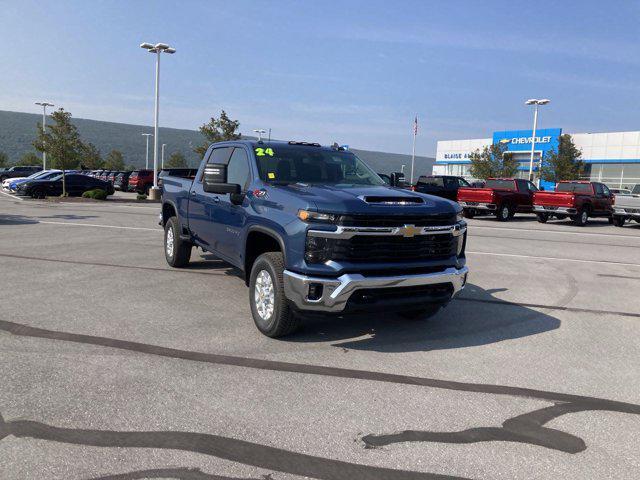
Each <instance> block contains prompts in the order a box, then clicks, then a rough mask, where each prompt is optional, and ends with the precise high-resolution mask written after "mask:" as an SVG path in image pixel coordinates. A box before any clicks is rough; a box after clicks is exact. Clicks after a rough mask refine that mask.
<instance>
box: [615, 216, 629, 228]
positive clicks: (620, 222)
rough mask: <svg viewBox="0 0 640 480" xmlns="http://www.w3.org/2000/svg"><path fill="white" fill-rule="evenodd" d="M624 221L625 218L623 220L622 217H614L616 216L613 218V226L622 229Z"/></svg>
mask: <svg viewBox="0 0 640 480" xmlns="http://www.w3.org/2000/svg"><path fill="white" fill-rule="evenodd" d="M625 220H626V218H624V216H622V215H616V216H614V217H613V224H614V225H615V226H616V227H624V222H625Z"/></svg>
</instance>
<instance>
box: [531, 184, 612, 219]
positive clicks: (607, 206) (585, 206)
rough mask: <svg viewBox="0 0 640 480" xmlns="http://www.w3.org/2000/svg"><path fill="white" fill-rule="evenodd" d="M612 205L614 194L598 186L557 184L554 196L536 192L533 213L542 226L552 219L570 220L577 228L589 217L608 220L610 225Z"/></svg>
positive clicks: (551, 193) (603, 186)
mask: <svg viewBox="0 0 640 480" xmlns="http://www.w3.org/2000/svg"><path fill="white" fill-rule="evenodd" d="M612 204H613V194H612V193H611V192H610V191H609V189H608V188H607V186H606V185H605V184H603V183H599V182H586V181H584V182H578V181H564V182H559V183H558V185H557V186H556V191H555V192H536V194H535V195H534V196H533V209H534V211H535V212H536V214H537V215H538V221H539V222H541V223H545V222H546V221H547V220H549V218H551V217H556V218H558V219H560V220H563V219H565V218H567V217H569V218H571V220H573V222H574V223H575V224H576V225H579V226H583V225H585V224H586V223H587V221H588V220H589V217H607V218H608V219H609V223H613V207H612Z"/></svg>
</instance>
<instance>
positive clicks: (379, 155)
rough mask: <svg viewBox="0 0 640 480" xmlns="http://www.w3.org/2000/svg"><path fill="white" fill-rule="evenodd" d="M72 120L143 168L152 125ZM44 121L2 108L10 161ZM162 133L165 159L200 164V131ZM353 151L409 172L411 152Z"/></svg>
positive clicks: (106, 148) (424, 166) (2, 148)
mask: <svg viewBox="0 0 640 480" xmlns="http://www.w3.org/2000/svg"><path fill="white" fill-rule="evenodd" d="M72 121H73V123H74V124H75V125H76V126H77V127H78V131H79V132H80V135H81V137H82V139H83V141H85V142H91V143H93V144H94V145H95V146H96V147H98V149H99V150H100V152H101V153H102V155H103V157H104V156H105V155H106V154H107V153H109V152H110V151H111V150H113V149H116V150H120V151H121V152H122V154H123V155H124V159H125V163H126V164H127V165H134V166H135V167H138V168H140V167H144V165H145V145H146V141H145V138H144V137H143V136H142V135H141V134H142V133H153V127H151V126H145V125H131V124H127V123H115V122H102V121H99V120H87V119H84V118H72ZM41 122H42V115H38V114H34V113H23V112H8V111H3V110H0V152H5V153H6V154H7V155H8V156H9V161H11V162H16V161H18V159H19V158H20V157H21V156H22V155H23V154H24V153H25V152H30V151H31V152H33V151H35V149H34V148H33V146H32V144H31V142H33V139H34V138H35V135H36V125H37V124H39V123H41ZM159 136H160V141H161V142H162V143H166V144H167V146H166V147H165V159H167V158H169V156H170V155H171V154H172V153H174V152H180V153H182V154H183V155H184V156H185V158H186V159H187V161H188V162H189V164H190V165H193V166H195V165H197V164H199V162H200V158H199V157H198V156H197V155H196V154H195V153H194V152H193V150H192V147H195V146H197V145H200V144H202V143H204V137H203V136H202V135H201V134H200V132H198V131H196V130H182V129H177V128H164V127H161V128H160V135H159ZM247 138H251V137H247ZM353 152H354V153H356V155H358V156H359V157H360V158H361V159H363V160H364V161H365V162H367V163H368V164H369V165H370V166H371V167H372V168H373V169H374V170H376V171H377V172H380V173H390V172H395V171H400V167H401V165H403V164H404V165H406V167H405V170H404V171H405V174H407V175H408V174H409V170H410V168H411V156H410V155H403V154H399V153H384V152H374V151H369V150H357V149H353ZM149 162H150V164H151V163H152V162H153V138H150V139H149ZM434 162H435V159H433V158H430V157H416V161H415V172H416V176H417V175H423V174H425V173H431V167H432V166H433V163H434Z"/></svg>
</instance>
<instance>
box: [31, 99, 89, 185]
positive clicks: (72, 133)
mask: <svg viewBox="0 0 640 480" xmlns="http://www.w3.org/2000/svg"><path fill="white" fill-rule="evenodd" d="M51 119H52V120H53V123H50V124H48V125H47V130H46V131H45V130H43V129H42V126H41V125H38V135H37V137H36V139H35V140H34V142H33V146H34V147H35V148H36V150H38V151H39V152H47V158H48V159H49V162H50V165H51V167H52V168H58V169H60V170H62V195H63V196H66V195H67V183H66V177H65V170H69V169H75V168H78V166H79V165H80V159H81V158H82V151H83V147H84V145H83V143H82V141H81V140H80V134H79V133H78V129H77V128H76V126H75V125H74V124H72V123H71V113H69V112H65V110H64V109H63V108H60V109H58V110H56V111H55V112H53V113H52V114H51Z"/></svg>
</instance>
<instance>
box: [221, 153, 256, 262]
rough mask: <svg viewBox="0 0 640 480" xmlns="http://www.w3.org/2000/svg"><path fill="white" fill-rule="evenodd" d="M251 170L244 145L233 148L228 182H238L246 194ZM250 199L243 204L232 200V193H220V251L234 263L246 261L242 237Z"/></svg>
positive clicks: (228, 168)
mask: <svg viewBox="0 0 640 480" xmlns="http://www.w3.org/2000/svg"><path fill="white" fill-rule="evenodd" d="M251 180H252V178H251V170H250V167H249V156H248V155H247V151H246V150H245V149H244V148H243V147H236V148H234V149H233V153H232V154H231V158H229V164H228V166H227V183H237V184H238V185H240V188H241V189H242V194H243V195H244V194H246V193H247V190H248V188H249V185H250V183H251ZM248 203H249V201H248V199H246V198H244V199H243V202H242V204H241V205H235V204H233V203H232V202H231V194H228V193H227V194H223V195H220V202H219V204H218V207H219V209H220V210H219V211H220V217H219V222H220V226H221V228H220V239H219V241H220V248H219V250H220V253H221V254H222V255H223V256H224V257H226V258H227V259H228V260H229V261H230V262H231V263H233V264H234V265H241V264H242V262H243V261H244V259H243V257H242V255H241V254H242V249H241V248H240V245H241V241H240V240H241V238H242V229H243V228H244V226H245V224H246V222H247V211H246V207H245V205H248Z"/></svg>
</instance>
